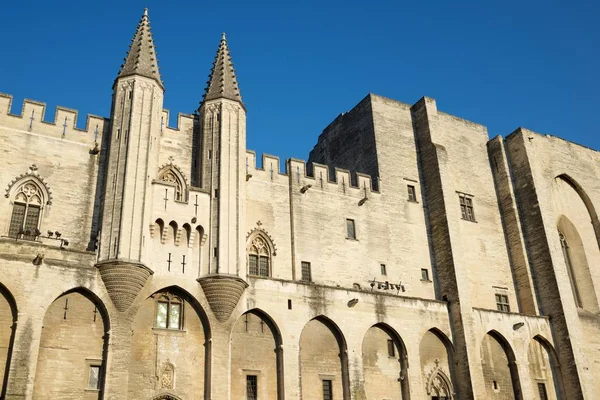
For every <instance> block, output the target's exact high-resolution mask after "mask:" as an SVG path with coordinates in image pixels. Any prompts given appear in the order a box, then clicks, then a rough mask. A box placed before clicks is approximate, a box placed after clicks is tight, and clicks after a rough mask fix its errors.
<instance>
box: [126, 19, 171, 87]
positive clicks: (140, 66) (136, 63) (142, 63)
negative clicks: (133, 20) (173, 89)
mask: <svg viewBox="0 0 600 400" xmlns="http://www.w3.org/2000/svg"><path fill="white" fill-rule="evenodd" d="M130 75H140V76H145V77H146V78H150V79H154V80H156V82H157V83H158V84H159V85H160V86H161V87H163V84H162V81H161V79H160V72H159V70H158V61H157V57H156V50H155V48H154V40H152V32H151V31H150V19H149V18H148V8H144V15H142V18H141V19H140V22H139V23H138V26H137V29H136V32H135V34H134V35H133V39H132V40H131V44H130V45H129V51H128V52H127V57H125V62H124V63H123V65H122V66H121V70H120V71H119V75H118V76H117V79H118V78H123V77H126V76H130Z"/></svg>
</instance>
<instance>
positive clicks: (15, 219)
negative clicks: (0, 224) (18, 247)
mask: <svg viewBox="0 0 600 400" xmlns="http://www.w3.org/2000/svg"><path fill="white" fill-rule="evenodd" d="M43 204H44V199H43V196H42V190H41V189H40V187H38V185H37V184H35V183H34V182H33V181H27V182H25V183H24V184H22V185H21V186H20V187H19V188H18V189H17V191H16V192H15V195H14V200H13V209H12V215H11V218H10V225H9V227H8V236H9V237H12V238H15V239H27V240H35V239H36V237H37V236H39V234H40V231H39V224H40V214H41V207H42V205H43Z"/></svg>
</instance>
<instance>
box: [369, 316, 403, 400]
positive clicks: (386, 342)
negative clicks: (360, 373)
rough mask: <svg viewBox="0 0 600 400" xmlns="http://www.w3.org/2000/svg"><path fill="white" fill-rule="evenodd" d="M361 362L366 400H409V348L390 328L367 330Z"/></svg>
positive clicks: (379, 326) (380, 327) (377, 326)
mask: <svg viewBox="0 0 600 400" xmlns="http://www.w3.org/2000/svg"><path fill="white" fill-rule="evenodd" d="M362 360H363V369H364V379H365V395H366V396H367V399H390V400H407V399H409V398H410V390H409V386H408V371H407V368H408V359H407V356H406V347H405V346H404V343H403V342H402V339H401V338H400V336H399V335H398V333H396V332H395V331H394V330H393V329H392V328H391V327H390V326H388V325H386V324H376V325H373V326H372V327H371V328H369V330H367V333H366V334H365V337H364V338H363V343H362Z"/></svg>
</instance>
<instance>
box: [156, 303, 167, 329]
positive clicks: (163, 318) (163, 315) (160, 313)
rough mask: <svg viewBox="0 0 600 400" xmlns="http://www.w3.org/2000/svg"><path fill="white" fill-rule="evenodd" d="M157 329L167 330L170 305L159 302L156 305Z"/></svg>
mask: <svg viewBox="0 0 600 400" xmlns="http://www.w3.org/2000/svg"><path fill="white" fill-rule="evenodd" d="M156 307H157V308H156V327H157V328H162V329H167V313H168V312H169V303H167V302H164V301H159V302H158V303H157V304H156Z"/></svg>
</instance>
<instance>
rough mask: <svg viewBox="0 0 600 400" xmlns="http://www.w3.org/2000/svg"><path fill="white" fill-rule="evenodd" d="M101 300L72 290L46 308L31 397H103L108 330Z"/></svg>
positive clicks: (86, 292)
mask: <svg viewBox="0 0 600 400" xmlns="http://www.w3.org/2000/svg"><path fill="white" fill-rule="evenodd" d="M109 329H110V327H109V319H108V313H107V312H106V309H105V308H104V305H103V304H102V302H101V301H100V300H99V299H98V298H97V297H96V296H95V295H94V294H92V293H90V292H89V291H87V290H85V289H74V290H72V291H69V292H66V293H64V294H63V295H61V296H60V297H58V298H57V299H56V300H54V302H53V303H52V304H51V305H50V307H48V310H47V311H46V315H45V316H44V322H43V327H42V335H41V339H40V350H39V355H38V362H37V369H36V374H35V381H34V388H33V397H34V398H40V399H41V398H48V399H50V398H51V399H60V398H86V399H90V398H98V399H101V398H102V392H103V388H104V374H105V370H106V368H105V367H106V353H107V343H108V332H109Z"/></svg>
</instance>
